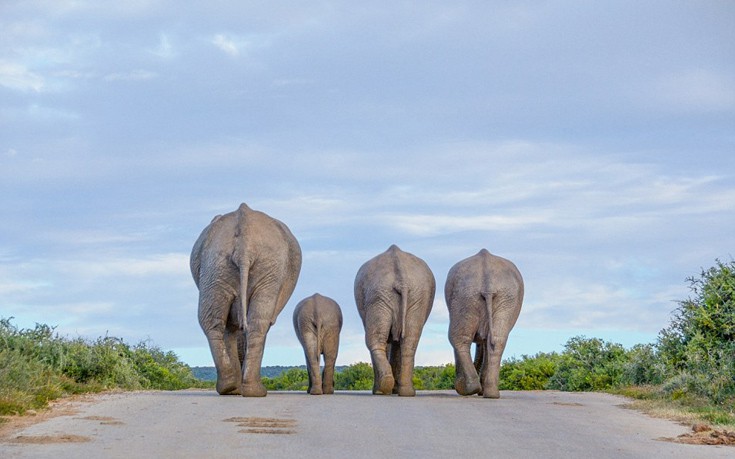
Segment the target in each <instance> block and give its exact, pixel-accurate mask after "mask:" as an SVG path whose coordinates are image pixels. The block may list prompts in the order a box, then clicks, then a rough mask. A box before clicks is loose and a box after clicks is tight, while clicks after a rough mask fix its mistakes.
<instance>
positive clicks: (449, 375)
mask: <svg viewBox="0 0 735 459" xmlns="http://www.w3.org/2000/svg"><path fill="white" fill-rule="evenodd" d="M455 374H456V369H455V368H454V364H453V363H448V364H446V365H441V366H437V367H416V368H415V369H414V371H413V379H414V381H413V382H414V384H413V385H414V387H415V388H416V389H417V390H447V389H454V375H455Z"/></svg>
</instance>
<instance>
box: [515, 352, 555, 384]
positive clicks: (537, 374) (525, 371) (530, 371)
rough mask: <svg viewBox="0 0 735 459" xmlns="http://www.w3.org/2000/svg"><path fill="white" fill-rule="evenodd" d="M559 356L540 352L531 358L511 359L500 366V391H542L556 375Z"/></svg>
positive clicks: (523, 356)
mask: <svg viewBox="0 0 735 459" xmlns="http://www.w3.org/2000/svg"><path fill="white" fill-rule="evenodd" d="M558 361H559V354H557V353H555V352H552V353H550V354H546V353H543V352H540V353H538V354H536V355H534V356H532V357H529V356H527V355H522V356H521V358H520V359H516V358H514V357H511V358H510V359H508V360H506V361H504V362H503V363H502V365H501V366H500V389H501V390H542V389H545V388H546V386H547V385H548V384H549V378H551V377H552V376H553V375H554V373H556V368H557V362H558Z"/></svg>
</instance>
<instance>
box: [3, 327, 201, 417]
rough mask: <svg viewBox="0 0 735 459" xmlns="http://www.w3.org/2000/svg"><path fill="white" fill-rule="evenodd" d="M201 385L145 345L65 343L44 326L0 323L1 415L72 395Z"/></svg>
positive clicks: (169, 355) (172, 357)
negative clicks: (28, 326)
mask: <svg viewBox="0 0 735 459" xmlns="http://www.w3.org/2000/svg"><path fill="white" fill-rule="evenodd" d="M203 385H204V386H206V385H208V384H207V383H203V382H201V381H199V380H197V379H196V378H194V376H193V375H192V374H191V369H190V368H189V367H188V366H187V365H186V364H184V363H182V362H180V361H179V359H178V357H177V356H176V354H174V353H173V352H164V351H162V350H161V349H159V348H158V347H155V346H152V345H150V344H148V343H146V342H141V343H139V344H137V345H132V346H131V345H129V344H127V343H125V342H123V340H121V339H119V338H113V337H104V338H98V339H97V340H95V341H87V340H84V339H82V338H77V339H68V338H63V337H60V336H58V335H57V334H56V333H54V329H53V328H52V327H49V326H48V325H43V324H36V326H35V327H34V328H32V329H20V328H18V327H17V326H15V325H14V324H13V323H12V318H4V319H0V415H12V414H24V413H25V412H26V411H28V410H36V409H39V408H44V407H46V406H47V404H48V402H49V401H51V400H54V399H57V398H60V397H64V396H68V395H74V394H82V393H89V392H101V391H104V390H114V389H118V390H137V389H163V390H176V389H183V388H187V387H195V386H200V387H201V386H203Z"/></svg>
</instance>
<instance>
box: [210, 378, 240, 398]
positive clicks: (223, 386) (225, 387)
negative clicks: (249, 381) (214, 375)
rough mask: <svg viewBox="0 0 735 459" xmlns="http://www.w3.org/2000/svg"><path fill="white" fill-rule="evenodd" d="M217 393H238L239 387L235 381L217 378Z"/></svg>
mask: <svg viewBox="0 0 735 459" xmlns="http://www.w3.org/2000/svg"><path fill="white" fill-rule="evenodd" d="M216 389H217V393H218V394H220V395H239V394H240V388H239V387H238V384H237V382H235V381H226V380H221V379H218V380H217V386H216Z"/></svg>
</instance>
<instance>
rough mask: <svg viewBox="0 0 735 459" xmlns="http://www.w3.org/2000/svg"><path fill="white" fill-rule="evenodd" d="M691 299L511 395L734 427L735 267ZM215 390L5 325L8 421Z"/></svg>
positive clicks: (427, 376)
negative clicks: (120, 395)
mask: <svg viewBox="0 0 735 459" xmlns="http://www.w3.org/2000/svg"><path fill="white" fill-rule="evenodd" d="M688 282H689V285H690V289H691V292H692V296H691V297H690V298H688V299H686V300H684V301H680V302H679V305H678V307H677V308H676V310H675V311H674V313H673V315H672V318H671V322H670V324H669V325H668V326H667V327H666V328H664V329H663V330H661V332H660V333H659V336H658V339H657V341H656V343H653V344H639V345H636V346H634V347H632V348H630V349H626V348H624V347H623V346H622V345H620V344H617V343H611V342H606V341H604V340H601V339H598V338H587V337H585V336H575V337H573V338H571V339H569V341H567V343H566V345H565V346H564V349H563V350H562V351H561V352H558V353H557V352H551V353H538V354H536V355H533V356H527V355H523V356H521V357H520V358H510V359H507V360H505V361H504V362H503V365H502V366H501V369H500V388H501V389H504V390H544V389H556V390H563V391H607V392H611V393H616V394H621V395H626V396H629V397H632V398H634V399H636V401H635V402H634V403H633V407H634V408H637V409H642V410H644V411H647V412H650V413H652V414H654V415H656V414H657V415H661V416H665V417H667V418H673V419H677V420H681V421H685V422H701V421H704V422H707V423H711V424H719V425H730V426H733V425H735V261H731V262H729V263H722V262H720V261H717V263H716V265H715V266H713V267H712V268H710V269H707V270H703V271H702V272H701V273H700V275H699V276H698V277H692V278H690V279H688ZM454 375H455V369H454V365H452V364H447V365H443V366H438V367H417V368H416V369H415V371H414V386H415V387H416V389H418V390H441V389H445V390H446V389H453V387H454ZM263 382H264V384H265V385H266V387H267V389H268V390H303V391H305V390H306V388H307V386H308V375H307V372H306V370H305V369H304V368H298V367H292V368H286V369H283V370H282V371H281V372H280V374H278V375H277V376H272V377H263ZM372 383H373V371H372V368H371V366H370V364H368V363H364V362H360V363H355V364H352V365H349V366H346V367H341V368H340V369H339V371H338V372H337V373H336V374H335V388H336V389H338V390H370V389H371V388H372ZM189 387H213V383H212V382H205V381H201V380H199V379H197V378H195V377H194V376H193V375H192V371H191V368H189V367H188V366H187V365H186V364H184V363H182V362H180V361H179V359H178V357H177V356H176V355H175V354H174V353H173V352H164V351H162V350H161V349H159V348H157V347H155V346H151V345H149V344H148V343H145V342H142V343H139V344H137V345H134V346H131V345H128V344H126V343H124V342H123V341H122V340H121V339H118V338H112V337H104V338H98V339H97V340H96V341H86V340H83V339H81V338H78V339H67V338H62V337H59V336H57V335H56V334H55V333H54V330H53V328H51V327H49V326H47V325H40V324H37V325H36V327H35V328H33V329H19V328H17V327H16V326H14V325H13V324H12V319H0V415H8V414H23V413H24V412H26V411H27V410H30V409H38V408H42V407H44V406H46V405H47V403H48V401H50V400H53V399H56V398H59V397H62V396H66V395H71V394H79V393H86V392H99V391H103V390H110V389H121V390H136V389H162V390H176V389H183V388H189Z"/></svg>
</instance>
